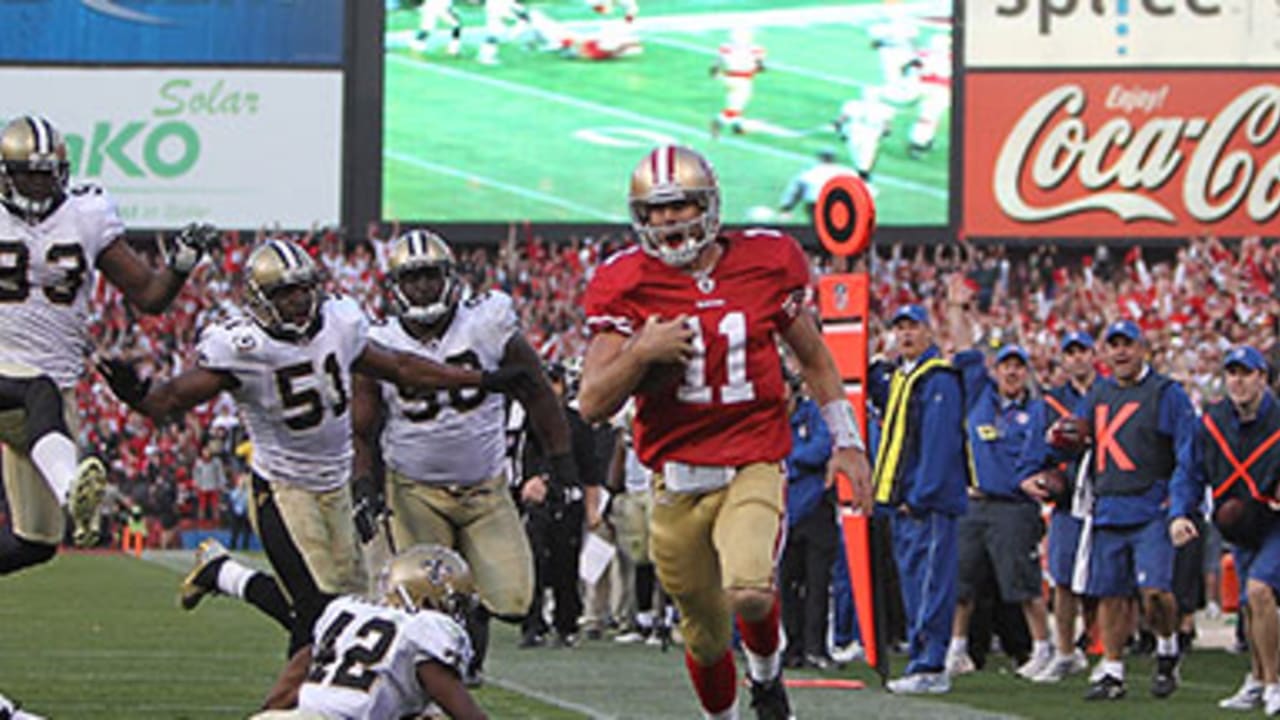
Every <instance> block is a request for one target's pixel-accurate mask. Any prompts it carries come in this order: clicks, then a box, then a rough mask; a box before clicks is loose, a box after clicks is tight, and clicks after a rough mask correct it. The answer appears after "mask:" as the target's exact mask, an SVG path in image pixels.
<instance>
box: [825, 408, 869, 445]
mask: <svg viewBox="0 0 1280 720" xmlns="http://www.w3.org/2000/svg"><path fill="white" fill-rule="evenodd" d="M822 419H823V420H825V421H826V422H827V429H828V430H830V431H831V439H832V444H833V445H835V447H836V448H853V449H855V450H857V451H858V452H866V451H867V446H866V445H864V444H863V443H862V433H861V432H859V431H858V419H857V418H856V417H854V414H853V405H851V404H850V403H849V401H848V400H847V399H845V398H840V399H838V400H832V401H831V402H829V403H827V404H826V405H823V406H822Z"/></svg>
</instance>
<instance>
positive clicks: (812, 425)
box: [790, 401, 831, 470]
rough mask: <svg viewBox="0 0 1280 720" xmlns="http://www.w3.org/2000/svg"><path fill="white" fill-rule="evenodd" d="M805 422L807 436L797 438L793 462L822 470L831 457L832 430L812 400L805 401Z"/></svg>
mask: <svg viewBox="0 0 1280 720" xmlns="http://www.w3.org/2000/svg"><path fill="white" fill-rule="evenodd" d="M803 407H804V410H803V411H802V412H803V414H804V417H803V422H804V424H805V426H806V427H807V428H808V430H809V432H808V433H806V435H807V437H805V438H803V439H797V441H796V443H795V444H794V446H793V447H792V449H791V457H790V460H791V462H794V463H795V464H796V465H799V466H801V467H806V468H810V469H815V470H820V469H822V468H825V467H826V465H827V460H829V459H830V458H831V431H830V430H828V429H827V423H826V421H825V420H823V419H822V413H821V412H820V411H819V410H818V406H817V405H815V404H814V403H813V402H812V401H805V404H804V406H803Z"/></svg>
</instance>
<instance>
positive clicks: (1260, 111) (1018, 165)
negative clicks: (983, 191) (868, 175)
mask: <svg viewBox="0 0 1280 720" xmlns="http://www.w3.org/2000/svg"><path fill="white" fill-rule="evenodd" d="M1095 87H1096V86H1095ZM1165 94H1167V88H1165V90H1164V92H1163V93H1162V92H1161V91H1159V90H1155V91H1149V92H1146V93H1139V94H1135V93H1131V92H1130V93H1123V92H1117V90H1116V86H1114V85H1113V86H1112V87H1111V89H1110V90H1109V91H1108V93H1107V98H1106V101H1107V107H1108V108H1110V109H1114V110H1117V111H1119V113H1120V114H1117V115H1115V116H1113V117H1110V118H1109V119H1107V120H1106V121H1105V122H1103V123H1102V124H1101V125H1099V126H1096V127H1090V126H1089V125H1088V124H1087V123H1086V122H1085V120H1084V119H1083V117H1082V115H1083V113H1084V111H1085V108H1086V106H1087V105H1088V102H1089V98H1088V97H1087V90H1086V88H1085V87H1084V86H1083V85H1082V84H1076V83H1066V84H1062V85H1059V86H1057V87H1054V88H1052V89H1050V90H1049V91H1047V92H1045V93H1044V94H1043V95H1041V96H1040V97H1039V99H1037V100H1036V101H1035V102H1034V103H1032V104H1031V106H1030V107H1028V108H1027V109H1026V111H1025V112H1023V113H1022V115H1021V116H1020V117H1019V118H1018V120H1017V122H1016V123H1015V124H1014V126H1013V129H1012V130H1011V131H1010V132H1009V134H1008V135H1007V137H1006V138H1005V141H1004V144H1003V146H1002V147H1001V149H1000V153H999V156H998V157H997V160H996V164H995V168H994V173H993V175H994V177H993V181H994V183H993V189H994V192H995V198H996V202H997V203H998V204H999V206H1000V208H1001V209H1002V210H1003V211H1004V212H1005V213H1006V214H1007V215H1008V217H1009V218H1011V219H1014V220H1018V221H1022V222H1046V221H1052V220H1058V219H1061V218H1065V217H1069V216H1072V215H1076V214H1079V213H1084V212H1087V211H1097V210H1103V211H1107V212H1110V213H1113V214H1114V215H1116V216H1117V217H1119V218H1120V219H1121V220H1123V221H1125V222H1132V221H1135V220H1153V221H1157V222H1162V223H1168V224H1170V225H1173V224H1175V223H1176V222H1177V216H1176V215H1175V212H1174V209H1173V208H1170V207H1169V206H1168V205H1167V204H1165V203H1164V202H1162V201H1161V199H1160V198H1158V197H1156V193H1157V191H1159V190H1161V189H1162V188H1164V187H1165V186H1167V185H1168V184H1169V183H1170V182H1171V181H1174V179H1175V177H1176V176H1177V175H1178V174H1179V172H1180V171H1183V170H1184V168H1183V166H1184V165H1185V170H1184V171H1183V172H1182V188H1181V197H1182V203H1183V207H1184V209H1185V213H1186V214H1187V215H1189V216H1190V217H1191V218H1192V219H1194V220H1196V221H1199V222H1203V223H1212V222H1216V221H1219V220H1221V219H1223V218H1225V217H1227V216H1228V215H1230V214H1231V213H1233V212H1237V211H1239V210H1243V212H1244V213H1245V214H1246V215H1247V216H1248V217H1249V219H1251V220H1253V221H1255V222H1264V221H1267V220H1270V219H1272V218H1274V217H1275V216H1276V213H1277V210H1280V145H1277V144H1275V141H1276V140H1277V129H1278V128H1280V86H1277V85H1273V84H1260V85H1256V86H1253V87H1250V88H1247V89H1245V90H1243V91H1242V92H1240V93H1239V94H1238V95H1236V96H1235V97H1234V98H1232V99H1230V100H1229V101H1228V102H1227V103H1226V105H1225V106H1224V107H1222V109H1221V110H1220V111H1219V112H1218V113H1217V114H1216V115H1214V116H1213V117H1204V116H1194V117H1192V116H1178V115H1173V114H1169V115H1161V114H1156V111H1157V110H1158V109H1159V107H1160V105H1161V104H1162V102H1163V97H1164V95H1165ZM1135 111H1141V112H1148V113H1152V114H1150V115H1149V116H1148V117H1146V118H1145V119H1141V118H1140V119H1139V120H1140V121H1141V122H1140V124H1139V122H1135V120H1134V118H1132V117H1130V114H1132V113H1134V112H1135ZM1251 149H1254V150H1255V151H1253V152H1251ZM1261 149H1265V150H1270V151H1271V154H1270V155H1269V156H1266V157H1260V156H1261V155H1262V153H1259V152H1256V150H1261ZM1072 176H1074V177H1075V179H1076V181H1077V183H1078V184H1079V186H1081V187H1082V189H1083V192H1082V193H1081V194H1080V196H1079V197H1074V198H1070V199H1063V200H1058V199H1057V198H1056V197H1055V198H1053V200H1054V202H1052V203H1051V204H1044V203H1043V202H1040V203H1039V204H1036V203H1035V202H1034V201H1029V200H1028V199H1027V198H1026V197H1025V194H1024V192H1023V190H1022V188H1032V187H1034V188H1038V189H1039V190H1040V191H1042V192H1043V193H1046V194H1048V193H1052V192H1054V191H1055V190H1061V188H1063V187H1064V186H1068V187H1075V184H1074V183H1072V184H1068V183H1067V181H1068V180H1070V179H1071V178H1072ZM1165 197H1167V194H1166V195H1165Z"/></svg>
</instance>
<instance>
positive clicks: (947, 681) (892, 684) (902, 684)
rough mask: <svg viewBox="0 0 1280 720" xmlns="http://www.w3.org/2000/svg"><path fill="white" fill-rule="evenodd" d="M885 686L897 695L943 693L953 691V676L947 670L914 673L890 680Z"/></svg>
mask: <svg viewBox="0 0 1280 720" xmlns="http://www.w3.org/2000/svg"><path fill="white" fill-rule="evenodd" d="M885 687H887V688H888V689H889V692H891V693H894V694H896V695H942V694H944V693H949V692H951V678H949V677H947V674H946V673H945V672H936V673H924V672H922V673H912V674H910V675H903V676H902V677H900V678H897V679H895V680H890V681H889V682H888V684H887V685H885Z"/></svg>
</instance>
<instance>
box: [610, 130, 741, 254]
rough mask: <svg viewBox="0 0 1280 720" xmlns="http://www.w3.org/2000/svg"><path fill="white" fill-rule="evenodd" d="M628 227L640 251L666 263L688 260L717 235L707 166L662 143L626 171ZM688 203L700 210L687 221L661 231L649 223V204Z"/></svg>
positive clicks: (715, 194)
mask: <svg viewBox="0 0 1280 720" xmlns="http://www.w3.org/2000/svg"><path fill="white" fill-rule="evenodd" d="M629 200H630V207H631V227H633V228H635V231H636V235H638V236H639V238H640V247H641V248H642V249H643V250H644V251H645V252H646V253H648V254H649V255H652V256H653V257H656V258H658V259H659V260H661V261H663V262H665V263H666V264H668V265H672V266H675V267H681V266H684V265H688V264H689V263H691V262H693V260H694V258H696V257H698V253H699V252H700V251H701V250H702V248H704V247H706V246H707V245H709V244H710V243H711V242H712V241H714V240H715V239H716V235H717V234H719V232H720V183H719V182H718V181H717V180H716V171H715V170H714V169H712V167H711V163H709V162H707V159H706V158H705V157H703V156H702V155H701V154H700V153H698V152H697V151H696V150H693V149H691V148H687V147H684V146H683V145H662V146H660V147H658V148H657V149H655V150H654V151H653V152H651V153H649V154H648V155H646V156H645V158H644V159H643V160H641V161H640V164H639V165H637V166H636V169H635V171H634V172H632V173H631V193H630V197H629ZM686 200H687V201H691V202H693V203H695V204H696V205H697V206H698V207H699V208H700V209H701V210H702V212H701V214H699V215H698V216H697V217H695V218H693V219H692V220H688V221H685V222H681V223H675V224H670V225H663V226H661V227H658V226H654V225H652V224H650V223H649V210H650V208H651V207H652V206H654V205H666V204H669V203H674V202H680V201H686Z"/></svg>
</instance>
